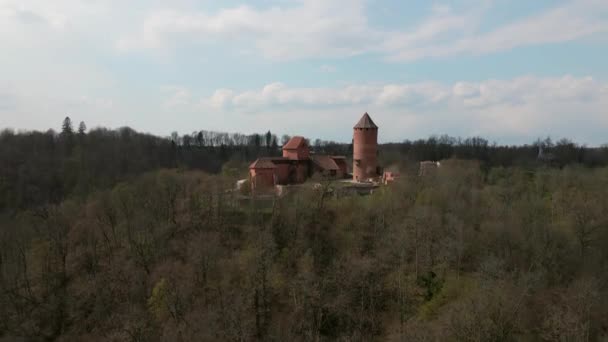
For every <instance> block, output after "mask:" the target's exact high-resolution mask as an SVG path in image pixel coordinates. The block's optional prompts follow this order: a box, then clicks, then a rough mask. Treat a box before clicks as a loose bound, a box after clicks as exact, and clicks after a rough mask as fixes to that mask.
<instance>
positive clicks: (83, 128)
mask: <svg viewBox="0 0 608 342" xmlns="http://www.w3.org/2000/svg"><path fill="white" fill-rule="evenodd" d="M86 132H87V125H86V124H85V123H84V121H80V124H79V125H78V134H80V135H84V134H85V133H86Z"/></svg>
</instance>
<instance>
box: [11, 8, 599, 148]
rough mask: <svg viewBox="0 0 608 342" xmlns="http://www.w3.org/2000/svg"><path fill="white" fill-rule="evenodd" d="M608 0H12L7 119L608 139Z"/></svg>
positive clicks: (316, 132) (160, 131)
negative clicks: (367, 119) (363, 125)
mask: <svg viewBox="0 0 608 342" xmlns="http://www.w3.org/2000/svg"><path fill="white" fill-rule="evenodd" d="M607 61H608V1H606V0H572V1H547V0H534V1H530V0H476V1H473V0H460V1H457V0H455V1H413V0H255V1H254V0H249V1H243V0H241V1H238V0H222V1H219V0H215V1H211V0H198V1H194V0H172V1H160V0H130V1H122V0H121V1H118V0H86V1H85V0H80V1H78V0H53V1H49V0H0V128H13V129H17V130H22V129H27V130H47V129H49V128H53V129H55V130H59V129H60V127H61V122H62V121H63V118H64V117H65V116H69V117H70V118H71V119H72V121H74V122H75V124H77V123H78V122H80V121H84V122H85V123H86V125H87V126H88V127H89V128H92V127H97V126H104V127H110V128H118V127H122V126H129V127H132V128H134V129H136V130H138V131H142V132H149V133H153V134H157V135H161V136H168V135H170V134H171V132H173V131H177V132H179V133H180V134H188V133H191V132H194V131H198V130H202V129H204V130H216V131H226V132H240V133H247V134H249V133H253V132H265V131H267V130H271V131H272V132H275V133H277V134H289V135H296V134H298V135H304V136H306V137H309V138H311V139H315V138H320V139H324V140H336V141H344V142H347V141H350V139H351V137H352V127H353V125H354V124H355V123H356V122H357V121H358V119H359V118H360V117H361V115H362V114H363V113H365V112H368V113H370V115H371V117H372V118H373V119H374V121H375V122H376V124H377V125H378V126H379V127H380V131H379V140H380V141H381V142H396V141H403V140H405V139H410V140H413V139H419V138H426V137H428V136H430V135H433V134H448V135H451V136H461V137H468V136H482V137H485V138H487V139H488V140H490V141H492V142H494V141H495V142H497V143H501V144H523V143H531V142H533V141H534V140H536V139H537V138H539V137H546V136H551V137H552V138H554V139H557V138H561V137H567V138H570V139H572V140H574V141H576V142H579V143H582V144H587V145H590V146H596V145H601V144H605V143H608V62H607Z"/></svg>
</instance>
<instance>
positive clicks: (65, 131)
mask: <svg viewBox="0 0 608 342" xmlns="http://www.w3.org/2000/svg"><path fill="white" fill-rule="evenodd" d="M72 133H74V130H73V128H72V120H71V119H70V117H69V116H66V117H65V119H63V124H62V125H61V134H62V135H65V136H67V135H72Z"/></svg>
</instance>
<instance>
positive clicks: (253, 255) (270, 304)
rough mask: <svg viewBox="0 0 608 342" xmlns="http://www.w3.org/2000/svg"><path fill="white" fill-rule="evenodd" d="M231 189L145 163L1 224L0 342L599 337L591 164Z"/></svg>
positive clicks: (603, 228) (466, 168)
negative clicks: (263, 197)
mask: <svg viewBox="0 0 608 342" xmlns="http://www.w3.org/2000/svg"><path fill="white" fill-rule="evenodd" d="M234 179H235V178H231V177H230V176H229V175H209V174H205V173H203V172H200V171H178V170H162V171H154V172H150V173H146V174H144V175H141V176H138V177H134V178H133V179H131V180H129V181H128V182H121V183H120V184H118V185H116V186H114V187H112V188H109V189H105V190H104V189H101V190H98V191H95V192H94V193H91V194H89V195H87V196H85V197H84V199H81V198H83V197H77V198H76V197H75V198H68V199H66V200H64V201H62V202H61V203H58V204H56V205H45V206H41V207H37V208H32V209H27V210H20V211H19V212H18V213H17V214H16V215H13V216H10V217H5V218H4V219H3V220H4V221H2V222H1V226H2V229H0V270H1V272H0V337H4V338H5V339H6V340H14V339H15V338H17V337H22V338H24V339H26V340H57V341H74V340H86V341H218V340H226V341H231V340H235V341H250V340H271V341H311V340H325V341H329V340H365V341H370V340H378V341H380V340H393V341H429V340H430V341H435V340H436V341H446V340H448V341H452V340H453V341H522V340H523V341H525V340H529V341H538V340H543V341H556V340H564V341H594V340H602V339H605V338H607V337H608V293H607V291H608V288H607V281H608V272H607V271H608V268H607V266H608V250H607V249H606V248H605V246H608V216H607V215H606V212H607V210H608V200H607V198H608V168H594V169H591V168H586V167H581V166H575V165H574V166H566V167H564V168H562V169H559V168H549V167H539V168H535V169H533V170H530V169H527V168H521V167H509V168H500V167H492V168H489V169H487V170H483V168H481V167H480V163H479V162H474V161H459V160H452V161H449V162H445V163H443V164H442V167H441V168H440V169H439V171H438V173H437V174H436V175H431V176H428V177H424V178H419V177H418V176H417V175H416V173H415V172H412V173H411V174H405V175H404V176H403V177H402V178H401V180H400V182H398V183H396V184H395V185H394V186H393V187H390V188H384V189H382V191H379V192H376V193H374V194H373V195H371V196H366V197H358V196H355V197H346V198H341V199H335V198H333V197H331V196H329V195H327V194H326V193H324V192H323V191H313V190H308V191H307V190H303V191H299V192H297V193H293V194H292V195H290V196H287V197H284V198H281V199H276V200H275V201H273V202H271V203H261V202H255V201H253V202H246V203H242V202H241V203H240V202H238V201H237V200H236V199H235V198H234V197H233V194H232V193H231V192H227V190H228V189H231V188H232V187H233V181H234ZM326 185H327V186H329V187H331V186H332V185H331V184H326Z"/></svg>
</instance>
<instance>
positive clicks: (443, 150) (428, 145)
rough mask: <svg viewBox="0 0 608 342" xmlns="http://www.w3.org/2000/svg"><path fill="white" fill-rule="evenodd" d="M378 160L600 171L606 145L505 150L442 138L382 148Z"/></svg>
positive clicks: (607, 160) (606, 159)
mask: <svg viewBox="0 0 608 342" xmlns="http://www.w3.org/2000/svg"><path fill="white" fill-rule="evenodd" d="M539 152H540V153H539ZM380 156H381V159H383V161H384V162H385V163H386V164H392V163H399V161H402V160H404V159H405V160H409V161H422V160H431V161H440V160H443V159H450V158H458V159H467V160H479V161H481V162H482V163H483V165H484V167H486V168H491V167H499V166H502V167H508V166H521V167H536V166H540V165H543V166H551V167H564V166H566V165H573V164H580V165H585V166H588V167H599V166H608V145H604V146H602V147H596V148H592V147H586V146H584V145H579V144H577V143H575V142H573V141H571V140H568V139H565V138H563V139H560V140H558V141H556V142H554V141H553V140H552V139H551V138H545V139H542V140H541V139H538V140H537V141H535V142H534V143H532V144H530V145H520V146H515V145H513V146H507V145H498V144H496V143H490V142H489V141H488V140H486V139H484V138H481V137H473V138H466V139H462V138H455V137H450V136H447V135H443V136H432V137H430V138H428V139H420V140H415V141H409V140H406V141H404V142H402V143H390V144H383V145H381V155H380Z"/></svg>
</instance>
